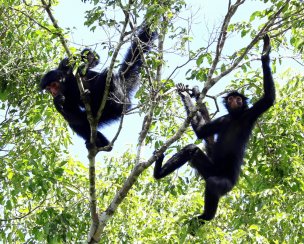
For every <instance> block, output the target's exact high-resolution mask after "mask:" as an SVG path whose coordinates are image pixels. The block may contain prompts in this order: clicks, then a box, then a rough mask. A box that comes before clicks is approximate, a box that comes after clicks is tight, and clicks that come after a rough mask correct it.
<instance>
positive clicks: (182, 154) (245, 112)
mask: <svg viewBox="0 0 304 244" xmlns="http://www.w3.org/2000/svg"><path fill="white" fill-rule="evenodd" d="M269 53H270V44H269V37H268V36H267V35H266V36H265V37H264V49H263V54H262V67H263V75H264V78H263V80H264V95H263V97H262V98H260V100H259V101H257V102H256V103H255V104H254V105H253V106H252V107H251V108H247V103H246V99H247V98H246V97H245V96H243V95H241V94H239V93H238V92H237V93H235V92H234V93H231V94H229V95H228V96H230V95H241V97H242V99H243V108H242V112H241V113H228V114H227V115H224V116H222V117H220V118H218V119H215V120H213V121H211V122H209V123H206V120H205V119H204V118H203V116H202V115H201V112H202V111H198V113H197V114H196V116H195V117H194V118H193V120H192V122H191V125H192V127H193V130H194V131H195V133H196V135H197V137H198V138H200V139H205V140H206V139H207V138H208V137H210V136H211V137H212V136H214V135H217V140H216V142H215V143H214V144H211V145H212V146H211V149H210V150H207V155H206V154H205V153H204V152H203V151H202V150H201V149H200V148H198V147H197V146H196V145H194V144H190V145H188V146H186V147H184V148H183V149H182V150H181V151H179V152H178V153H177V154H175V155H174V156H173V157H172V158H170V159H169V160H168V162H167V163H166V164H164V165H163V166H162V162H163V159H164V155H162V156H161V157H160V158H159V159H157V160H156V163H155V168H154V177H155V178H156V179H161V178H163V177H165V176H166V175H168V174H170V173H172V172H173V171H174V170H176V169H178V168H179V167H181V166H182V165H184V164H185V163H186V162H190V163H191V165H192V166H193V167H194V168H195V169H196V170H197V171H198V173H199V174H200V175H201V176H202V177H203V179H204V180H205V181H206V189H205V209H204V212H203V214H201V215H200V216H198V217H197V218H195V220H199V222H201V223H203V222H204V221H206V220H211V219H213V218H214V216H215V214H216V210H217V207H218V203H219V199H220V197H222V196H223V195H225V194H226V193H228V192H229V191H231V189H232V188H233V187H234V186H235V184H236V183H237V180H238V177H239V175H240V170H241V165H242V163H243V157H244V154H245V148H246V144H247V142H248V140H249V137H250V134H251V131H252V129H253V127H254V124H255V122H256V120H257V119H258V117H259V116H260V115H261V114H262V113H264V112H265V111H266V110H267V109H269V108H270V107H271V106H272V105H273V104H274V101H275V87H274V82H273V79H272V74H271V69H270V66H269V62H270V58H269ZM185 90H186V89H185V88H184V87H183V86H181V85H178V91H179V93H180V95H181V97H182V100H183V102H184V104H185V107H186V111H187V113H188V114H189V111H190V109H191V108H192V107H193V104H192V102H191V97H190V95H189V94H187V93H186V92H185ZM197 97H198V96H196V98H197ZM225 100H227V97H226V98H225ZM225 104H226V106H228V104H227V103H225Z"/></svg>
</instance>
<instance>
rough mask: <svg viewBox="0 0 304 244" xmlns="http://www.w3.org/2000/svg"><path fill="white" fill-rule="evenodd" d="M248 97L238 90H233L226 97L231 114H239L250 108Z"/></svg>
mask: <svg viewBox="0 0 304 244" xmlns="http://www.w3.org/2000/svg"><path fill="white" fill-rule="evenodd" d="M247 100H248V98H247V97H245V96H244V95H243V94H241V93H239V92H238V91H232V92H230V93H228V95H227V96H226V97H224V105H225V107H226V109H227V110H228V112H229V114H231V115H238V114H240V113H242V112H243V111H245V110H246V109H248V103H247Z"/></svg>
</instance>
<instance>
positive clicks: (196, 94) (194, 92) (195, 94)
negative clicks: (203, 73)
mask: <svg viewBox="0 0 304 244" xmlns="http://www.w3.org/2000/svg"><path fill="white" fill-rule="evenodd" d="M200 94H201V92H200V90H199V88H198V86H194V87H193V88H192V93H191V97H194V98H195V99H196V100H197V99H198V98H199V96H200Z"/></svg>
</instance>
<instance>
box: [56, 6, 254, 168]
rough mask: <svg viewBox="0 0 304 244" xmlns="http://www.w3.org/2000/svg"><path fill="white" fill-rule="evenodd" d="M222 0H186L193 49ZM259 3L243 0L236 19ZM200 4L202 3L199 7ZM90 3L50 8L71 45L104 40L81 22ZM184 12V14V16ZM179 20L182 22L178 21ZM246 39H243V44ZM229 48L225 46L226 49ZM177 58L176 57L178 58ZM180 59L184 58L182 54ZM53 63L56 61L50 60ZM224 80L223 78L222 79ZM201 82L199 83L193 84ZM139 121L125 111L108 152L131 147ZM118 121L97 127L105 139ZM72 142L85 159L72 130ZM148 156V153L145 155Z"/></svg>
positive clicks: (221, 9)
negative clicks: (191, 20) (192, 17)
mask: <svg viewBox="0 0 304 244" xmlns="http://www.w3.org/2000/svg"><path fill="white" fill-rule="evenodd" d="M223 2H226V3H227V2H228V1H223V0H213V1H208V0H190V1H187V3H188V5H191V6H192V7H188V8H191V12H192V13H196V12H197V13H196V14H195V24H194V25H193V34H194V39H193V41H192V44H191V45H192V47H193V49H194V50H195V49H197V48H199V47H202V45H203V44H202V43H203V40H204V39H205V40H206V38H207V36H208V35H209V33H204V32H203V29H204V28H202V26H206V24H207V26H211V27H212V26H214V25H216V24H217V25H218V24H219V21H220V20H222V17H223V16H224V14H225V13H226V10H227V4H223ZM259 5H260V3H259V2H255V1H253V0H248V1H247V2H246V4H244V5H243V6H241V8H242V11H240V14H239V15H237V16H236V19H242V20H248V19H249V16H250V13H252V9H258V8H259ZM203 6H204V7H203ZM90 8H91V6H90V4H88V3H86V4H84V3H82V2H81V1H80V0H77V1H75V0H64V1H60V4H59V5H58V6H57V7H55V8H54V12H53V13H54V15H55V17H56V18H57V20H58V24H59V26H61V27H62V28H70V29H73V31H72V34H71V38H70V39H69V40H70V41H71V43H70V45H73V46H75V47H79V45H88V46H89V45H92V44H95V43H98V42H101V41H102V40H106V37H103V36H102V35H101V33H99V32H98V31H95V32H90V31H89V28H88V27H86V26H84V25H83V23H84V20H85V19H84V12H85V11H86V10H88V9H90ZM189 13H190V10H189V12H186V11H185V14H186V15H189ZM186 15H185V16H186ZM181 24H183V23H181ZM246 44H247V43H245V44H244V45H243V46H245V45H246ZM229 45H230V46H229V48H231V51H234V50H235V49H238V48H239V47H240V45H239V43H235V42H234V43H230V44H229ZM96 51H97V52H98V53H99V54H100V55H101V59H102V57H103V55H104V54H102V53H101V52H102V50H98V49H97V50H96ZM228 51H229V50H228ZM179 59H180V60H179ZM183 59H184V58H183ZM183 62H184V60H182V59H181V58H180V57H174V58H171V59H170V60H168V63H169V64H170V68H169V69H168V70H167V71H165V72H168V74H170V73H171V72H172V70H173V69H174V68H175V67H176V66H177V65H179V64H180V63H183ZM54 66H56V64H54ZM189 67H191V64H190V66H188V67H187V68H185V70H187V69H188V68H189ZM165 72H164V76H163V77H164V78H165V77H166V73H165ZM174 80H175V81H177V82H185V72H184V71H181V72H179V73H178V75H177V76H176V77H175V78H174ZM224 83H225V81H224ZM224 83H223V82H222V81H221V82H220V83H219V84H218V85H217V87H215V89H214V90H215V92H217V91H219V92H220V91H222V90H223V89H224V87H225V84H224ZM196 85H201V84H196ZM141 125H142V118H141V117H139V116H138V115H128V116H125V118H124V124H123V129H122V132H121V134H120V135H119V138H118V140H117V141H116V142H115V144H114V148H113V150H112V152H111V153H114V154H121V153H122V152H124V151H126V150H127V149H128V147H130V146H131V145H133V146H132V149H135V148H136V145H134V143H136V142H137V139H138V136H139V132H140V129H141ZM117 127H118V123H114V124H113V125H111V126H109V127H107V128H103V129H101V131H102V132H104V134H105V136H106V137H107V138H108V139H111V138H112V137H113V136H114V135H115V133H116V131H117ZM72 138H73V142H74V145H73V146H71V147H70V152H71V155H72V156H73V157H74V158H76V159H79V160H80V161H82V162H83V163H85V162H87V158H86V156H87V150H86V148H85V146H84V141H83V140H82V139H81V138H79V137H77V136H76V135H75V134H74V135H73V137H72ZM151 151H153V149H147V152H148V153H150V152H151ZM102 154H103V153H100V154H99V156H98V158H97V161H100V160H102V157H103V155H104V154H103V155H102ZM148 156H149V155H148Z"/></svg>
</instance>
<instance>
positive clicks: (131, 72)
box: [40, 24, 156, 147]
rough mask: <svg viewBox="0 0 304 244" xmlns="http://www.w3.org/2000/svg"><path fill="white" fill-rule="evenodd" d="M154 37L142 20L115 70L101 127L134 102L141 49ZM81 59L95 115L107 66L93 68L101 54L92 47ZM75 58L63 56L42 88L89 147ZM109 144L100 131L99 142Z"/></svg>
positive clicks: (49, 73)
mask: <svg viewBox="0 0 304 244" xmlns="http://www.w3.org/2000/svg"><path fill="white" fill-rule="evenodd" d="M155 38H156V32H151V31H150V29H149V27H148V26H147V25H146V24H143V26H142V27H141V28H140V29H139V31H138V33H137V38H136V39H137V40H133V41H132V44H131V47H130V48H129V49H128V51H127V53H126V55H125V58H124V60H123V62H122V63H121V64H120V68H119V71H118V73H117V74H112V77H111V84H110V90H109V97H108V99H107V102H106V105H105V108H104V110H103V113H102V116H101V118H100V119H99V121H98V125H99V127H100V126H102V125H104V124H109V123H111V122H112V121H114V120H117V119H118V118H119V117H120V116H121V114H122V112H123V107H124V104H127V105H126V108H129V107H130V106H131V105H130V96H131V94H132V92H133V91H134V90H135V89H136V87H137V86H138V84H139V75H140V68H141V67H142V58H141V54H140V49H142V51H143V52H144V53H147V52H148V51H149V50H150V46H151V42H152V41H153V40H154V39H155ZM81 59H82V61H83V63H82V64H81V65H80V66H79V68H78V71H77V72H78V73H79V74H80V76H81V77H82V80H83V83H84V88H85V93H86V95H88V100H89V102H90V105H91V109H92V114H93V116H95V117H96V115H97V112H98V109H99V107H100V104H101V101H102V98H103V94H104V91H105V84H106V78H107V73H108V69H104V70H103V71H102V72H101V73H98V72H95V71H93V70H91V68H94V67H95V66H96V65H97V64H98V63H99V55H98V54H97V53H95V52H94V51H92V50H90V49H87V48H86V49H84V50H83V51H82V52H81ZM74 61H75V59H74V58H73V57H72V58H71V59H68V58H65V59H63V60H62V61H61V62H60V64H59V66H58V68H57V69H54V70H51V71H49V72H48V73H46V74H45V75H44V76H43V78H42V80H41V82H40V88H41V89H42V90H44V89H46V90H47V91H49V92H50V93H51V94H52V96H53V98H54V105H55V107H56V109H57V110H58V112H59V113H61V114H62V116H63V117H64V118H65V120H66V121H67V122H68V123H69V126H70V127H71V128H72V130H73V131H75V132H76V133H77V134H78V135H79V136H81V137H82V138H84V140H85V141H86V145H87V147H89V146H90V125H89V122H88V120H87V115H86V111H85V108H84V104H83V102H82V101H81V97H80V92H79V89H78V85H77V81H76V78H75V76H74V74H73V68H74V65H75V63H73V62H74ZM108 144H109V141H108V139H107V138H106V137H105V136H104V135H103V134H102V133H101V132H99V131H98V132H97V138H96V146H97V147H103V146H106V145H108Z"/></svg>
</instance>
